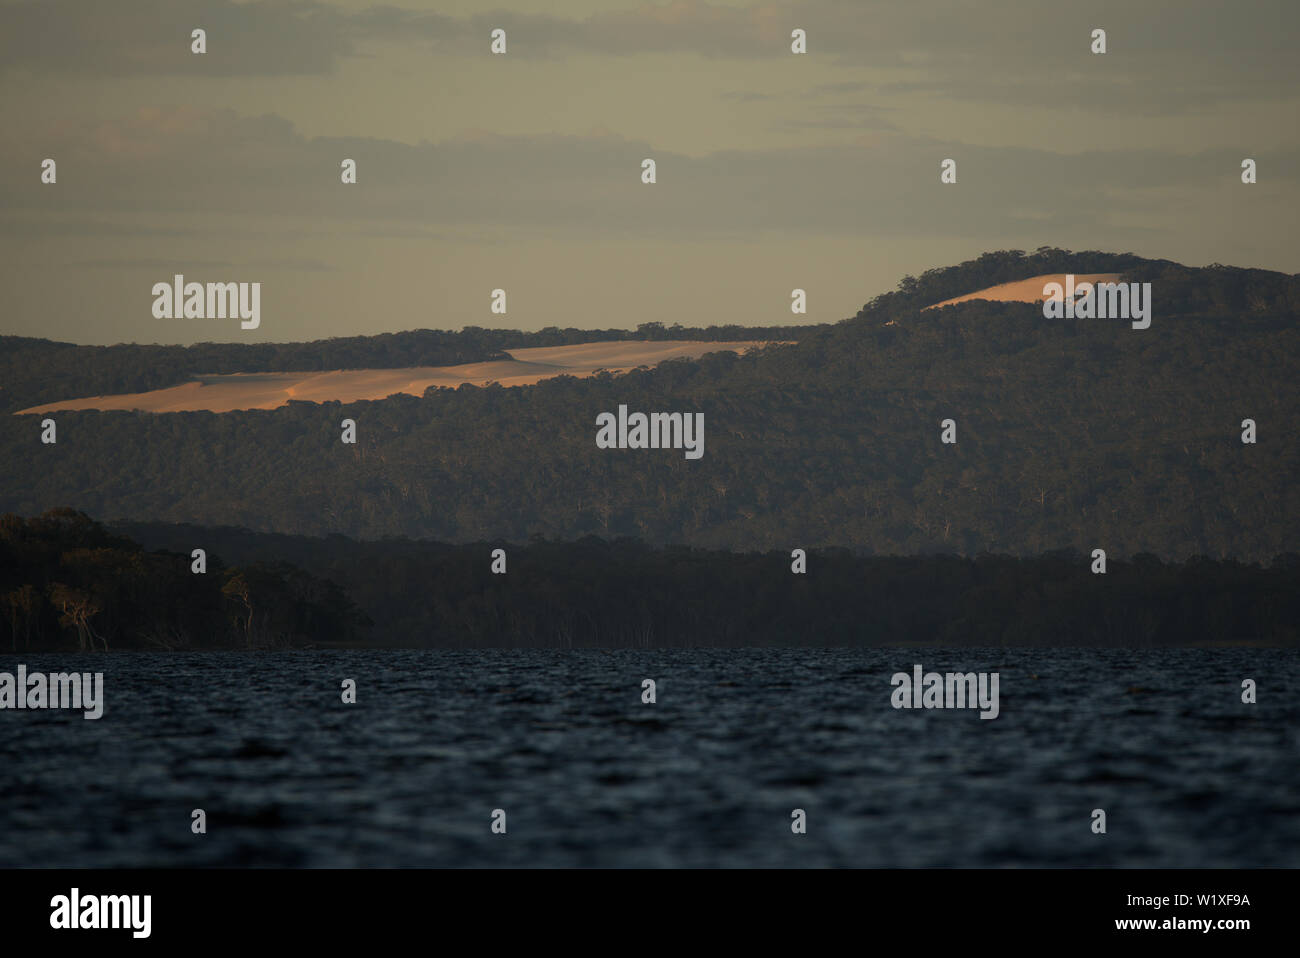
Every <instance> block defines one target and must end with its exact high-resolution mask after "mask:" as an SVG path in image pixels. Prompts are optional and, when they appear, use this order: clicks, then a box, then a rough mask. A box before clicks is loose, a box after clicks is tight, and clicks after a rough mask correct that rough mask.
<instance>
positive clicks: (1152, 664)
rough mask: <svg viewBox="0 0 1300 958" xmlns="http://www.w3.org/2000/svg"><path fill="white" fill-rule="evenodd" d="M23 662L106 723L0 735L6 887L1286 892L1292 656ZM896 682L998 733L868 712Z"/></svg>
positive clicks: (1295, 784) (1071, 653) (822, 653)
mask: <svg viewBox="0 0 1300 958" xmlns="http://www.w3.org/2000/svg"><path fill="white" fill-rule="evenodd" d="M19 661H22V662H25V663H26V665H27V666H28V669H29V671H63V670H69V669H76V670H89V671H103V672H104V673H105V698H106V702H107V705H106V709H105V714H104V717H103V718H102V719H101V720H99V721H97V722H96V721H85V720H83V719H82V717H81V713H80V712H60V711H46V712H39V711H38V712H33V711H10V710H4V711H0V788H2V789H3V805H2V806H0V865H3V866H14V865H20V866H106V867H117V866H207V865H285V866H395V865H396V866H410V865H419V866H501V865H510V866H518V865H525V866H527V865H544V866H574V865H576V866H652V867H653V866H826V865H831V866H918V865H924V866H936V865H937V866H1045V865H1056V866H1065V865H1069V866H1077V865H1106V866H1112V865H1121V866H1155V867H1159V866H1172V867H1184V866H1300V653H1297V652H1296V651H1277V650H1259V651H1256V650H1245V651H1210V650H1205V651H1189V650H1176V651H1160V652H1099V651H1091V650H1087V651H1085V650H1040V651H1014V652H1009V651H992V650H990V651H970V650H964V651H959V652H941V651H938V650H928V649H922V650H905V651H899V650H854V651H850V650H799V651H769V650H763V651H757V650H753V651H735V650H726V651H720V650H708V651H690V650H688V651H662V652H655V651H636V652H614V653H601V652H540V651H531V652H529V651H494V650H488V651H482V652H296V653H279V654H265V653H264V654H225V653H210V654H197V655H183V654H174V655H162V654H130V653H113V654H109V655H98V656H31V657H29V658H23V659H18V658H14V657H12V656H3V657H0V671H8V672H14V671H15V670H16V667H17V664H18V662H19ZM916 662H919V663H921V664H922V665H923V666H925V668H926V669H927V670H930V669H933V670H935V671H940V672H945V671H950V670H951V671H972V670H973V671H997V672H999V673H1000V706H1001V714H1000V716H999V717H998V718H997V719H994V720H992V721H983V720H981V719H980V718H979V717H978V714H977V712H976V711H962V710H928V711H927V710H895V709H893V708H892V707H891V706H890V693H891V691H892V688H891V686H890V683H889V679H890V676H891V674H892V673H894V672H897V671H905V672H910V671H911V667H912V665H913V664H914V663H916ZM344 678H355V679H356V680H357V684H358V690H359V691H358V703H357V704H356V705H344V704H343V703H342V702H341V701H340V683H341V681H342V680H343V679H344ZM644 678H653V679H655V680H656V681H657V682H658V702H657V703H656V704H654V705H643V704H641V681H642V679H644ZM1243 678H1253V679H1255V681H1256V682H1257V683H1258V686H1259V692H1258V697H1259V701H1258V704H1256V705H1243V704H1242V703H1241V700H1240V684H1241V680H1242V679H1243ZM194 808H202V809H204V810H205V811H206V812H207V819H208V834H206V835H194V834H191V831H190V821H191V818H190V813H191V810H192V809H194ZM496 808H501V809H504V810H505V811H506V814H507V829H508V831H507V834H506V835H494V834H492V833H491V831H490V819H491V815H492V810H493V809H496ZM794 808H802V809H804V810H805V811H806V813H807V816H808V833H807V834H806V835H795V834H793V833H792V832H791V829H790V821H791V818H790V813H791V810H792V809H794ZM1094 808H1103V809H1105V811H1106V813H1107V816H1108V821H1107V826H1108V831H1107V834H1105V835H1094V834H1093V833H1092V832H1091V830H1090V827H1089V826H1090V823H1091V811H1092V809H1094Z"/></svg>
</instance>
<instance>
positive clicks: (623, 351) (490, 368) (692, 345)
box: [19, 341, 765, 415]
mask: <svg viewBox="0 0 1300 958" xmlns="http://www.w3.org/2000/svg"><path fill="white" fill-rule="evenodd" d="M763 345H765V344H764V343H762V342H726V343H708V342H682V341H668V342H603V343H580V344H578V345H576V346H541V347H536V348H533V349H511V350H507V351H506V352H507V355H509V356H510V357H511V358H510V359H503V360H497V361H494V362H485V363H466V364H464V365H459V366H416V367H412V368H409V369H340V370H333V371H330V372H300V373H233V374H230V375H214V376H197V377H195V379H194V381H193V382H188V383H184V384H182V385H180V386H172V387H171V388H169V389H155V390H153V391H152V392H147V393H127V394H124V395H120V396H91V397H87V398H85V399H69V400H64V401H63V402H57V403H49V404H48V405H43V406H33V407H32V408H30V409H24V410H22V411H21V412H20V413H19V415H21V414H22V413H46V412H58V411H60V410H65V409H138V410H142V411H144V412H194V411H199V410H207V411H208V412H231V411H233V410H236V409H275V408H276V407H278V406H283V405H284V404H285V403H287V402H289V401H290V400H304V401H307V402H316V403H320V402H330V401H333V400H338V401H339V402H356V401H358V400H362V399H384V398H386V397H388V396H391V395H393V394H394V393H410V394H411V395H414V396H421V395H423V394H424V391H425V390H426V389H428V388H429V387H430V386H447V387H453V388H454V387H456V386H460V385H462V384H465V383H469V384H471V385H475V386H485V385H487V384H488V383H492V382H496V383H500V384H501V385H502V386H530V385H532V384H533V383H536V382H540V381H541V380H543V379H548V378H551V377H553V376H590V375H592V374H594V373H596V372H598V371H599V370H602V369H605V370H609V371H610V372H616V373H621V372H627V371H628V370H631V369H636V368H637V367H638V366H654V365H656V364H657V363H661V362H663V361H664V360H666V359H698V358H699V357H700V356H703V355H704V354H705V353H715V352H722V351H728V352H744V351H746V350H748V349H752V348H754V347H756V346H763Z"/></svg>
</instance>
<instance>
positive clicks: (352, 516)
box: [0, 250, 1300, 560]
mask: <svg viewBox="0 0 1300 958" xmlns="http://www.w3.org/2000/svg"><path fill="white" fill-rule="evenodd" d="M1060 271H1067V272H1075V273H1080V274H1082V273H1092V272H1120V273H1123V274H1124V279H1125V280H1132V281H1145V282H1151V283H1152V300H1153V313H1152V321H1151V326H1150V328H1148V329H1144V330H1135V329H1133V328H1131V326H1130V323H1129V322H1127V321H1125V320H1118V319H1104V320H1103V319H1075V320H1046V319H1044V318H1043V314H1042V310H1041V308H1040V307H1036V306H1034V305H1032V304H1021V303H992V302H987V301H978V300H976V301H970V302H966V303H962V304H958V305H954V306H949V307H945V308H942V309H937V310H926V309H925V308H924V307H925V306H928V305H931V304H933V303H935V302H939V301H941V300H944V299H947V298H950V297H952V296H955V295H960V294H963V293H968V292H973V291H974V290H977V289H980V288H983V287H986V286H990V285H995V284H997V283H1002V282H1008V281H1010V280H1015V279H1023V278H1026V277H1030V276H1035V275H1039V274H1042V273H1047V272H1060ZM1298 318H1300V279H1298V278H1297V277H1294V276H1287V275H1283V274H1278V273H1271V272H1265V271H1259V270H1243V269H1235V268H1228V267H1209V268H1202V269H1191V268H1186V267H1182V266H1178V265H1177V264H1172V263H1166V262H1160V261H1149V260H1140V259H1138V258H1137V257H1132V256H1127V255H1122V256H1116V255H1112V254H1100V253H1095V254H1094V253H1078V254H1069V253H1063V252H1061V251H1056V250H1044V251H1040V252H1039V253H1035V254H1030V255H1025V254H1020V253H1007V252H1003V253H994V254H988V255H986V256H984V257H981V258H980V259H979V260H975V261H973V262H972V263H966V264H962V265H961V266H959V267H954V268H953V269H951V270H939V271H931V272H929V273H926V274H924V275H923V276H921V277H919V278H911V277H909V278H907V279H905V280H904V281H903V283H901V284H900V288H899V290H898V291H897V292H895V293H890V294H886V295H885V296H881V297H877V298H876V299H875V300H873V301H872V302H871V303H869V304H868V305H867V306H866V307H865V308H864V309H863V310H862V311H861V312H860V313H859V314H858V315H857V316H856V317H854V318H852V319H849V320H846V321H844V322H841V323H838V324H834V325H830V326H823V327H815V328H814V327H809V328H806V329H805V330H804V331H802V332H801V333H800V334H799V335H798V336H797V337H796V338H797V339H798V343H797V344H796V345H785V346H770V347H768V348H766V349H763V350H758V351H755V352H753V353H750V354H747V355H745V356H737V355H735V354H731V353H721V354H714V355H712V356H709V357H706V358H704V359H703V360H700V361H698V362H670V363H665V364H663V365H661V366H659V367H657V368H655V369H652V370H642V371H638V372H633V373H629V374H627V375H623V376H596V377H592V378H589V379H573V378H565V377H561V378H557V379H553V380H547V381H544V382H542V383H539V384H538V385H536V386H530V387H520V388H509V389H507V388H501V387H488V388H474V387H468V386H466V387H461V388H459V389H456V390H431V391H430V392H429V393H427V394H426V395H425V397H423V398H416V397H410V396H407V397H394V398H390V399H387V400H383V401H379V402H360V403H354V404H350V405H339V404H337V403H331V404H324V405H312V404H305V403H290V404H289V405H288V406H286V407H284V408H282V409H276V410H271V411H250V412H236V413H223V414H219V415H217V414H212V413H169V414H161V415H159V414H144V413H128V412H110V413H101V412H65V413H60V414H58V416H57V417H56V418H57V422H58V442H57V444H55V445H42V444H41V442H40V428H39V418H38V417H31V416H5V417H0V420H2V422H0V510H9V511H15V512H21V513H26V514H34V513H38V512H40V511H42V510H44V509H46V508H50V507H52V506H56V505H63V504H71V505H73V506H75V507H76V508H78V509H83V510H85V511H87V512H90V513H92V514H96V515H101V516H104V517H106V518H110V519H126V520H132V519H135V520H144V519H148V520H163V521H170V522H195V523H201V524H205V525H237V526H245V527H248V528H251V529H256V530H262V531H278V532H286V533H296V534H311V535H321V534H328V533H334V532H338V533H343V534H346V535H350V536H354V537H358V538H379V537H383V536H409V537H412V538H431V539H438V540H443V541H448V542H469V541H482V540H488V539H502V540H509V541H514V542H522V541H527V540H528V539H529V538H530V537H532V536H535V535H541V536H545V537H547V538H548V539H562V540H568V539H576V538H580V537H582V536H584V535H588V534H595V535H599V536H603V537H616V536H621V535H627V536H634V537H638V538H642V539H644V540H646V541H648V542H650V543H652V544H660V543H683V544H688V545H692V546H696V547H707V548H727V549H743V550H749V549H755V550H763V551H765V550H768V549H777V550H786V552H787V554H788V550H789V549H791V548H794V547H801V548H820V547H833V546H844V547H848V548H850V549H853V550H856V551H860V552H864V553H868V554H926V553H934V552H943V553H955V554H964V555H975V554H978V553H981V552H985V551H988V552H999V553H1010V554H1015V555H1035V554H1039V553H1043V552H1047V551H1051V550H1056V549H1074V550H1077V551H1079V552H1081V553H1084V554H1087V553H1089V552H1091V550H1093V549H1095V548H1104V549H1106V550H1107V551H1108V553H1110V554H1113V555H1133V554H1137V553H1153V554H1155V555H1158V556H1160V557H1162V558H1166V559H1184V558H1187V557H1189V556H1196V555H1206V556H1211V557H1216V558H1217V557H1234V558H1237V559H1242V560H1268V559H1270V558H1271V557H1272V556H1274V555H1276V554H1280V553H1285V552H1290V551H1295V549H1296V543H1297V541H1298V538H1300V537H1298V536H1297V531H1298V529H1297V517H1300V483H1298V482H1297V479H1300V444H1298V443H1297V441H1296V440H1297V432H1296V428H1297V422H1300V416H1298V413H1300V403H1298V402H1297V398H1298V391H1300V386H1298V385H1297V384H1298V383H1300V363H1298V359H1300V342H1298V340H1297V337H1298V336H1300V331H1298V329H1297V319H1298ZM673 335H678V334H676V333H674V334H673ZM620 404H622V405H626V406H627V407H628V408H629V410H632V411H638V410H639V411H644V412H653V411H678V412H701V413H703V414H704V417H705V445H704V454H703V457H702V458H700V459H698V460H689V459H687V458H685V456H684V455H683V454H682V452H681V451H680V450H643V449H600V448H597V446H596V442H595V436H596V417H597V415H598V414H600V413H602V412H613V411H616V410H617V408H618V406H619V405H620ZM344 418H351V419H354V420H355V421H356V425H357V443H356V445H344V444H343V443H341V442H340V422H341V420H343V419H344ZM945 419H952V420H953V421H954V422H955V424H956V439H957V442H956V443H955V444H952V445H948V444H944V443H942V442H941V441H940V434H941V428H940V423H941V421H943V420H945ZM1245 419H1252V420H1254V421H1255V423H1256V429H1257V438H1258V441H1257V442H1256V443H1254V444H1244V443H1243V442H1242V421H1243V420H1245Z"/></svg>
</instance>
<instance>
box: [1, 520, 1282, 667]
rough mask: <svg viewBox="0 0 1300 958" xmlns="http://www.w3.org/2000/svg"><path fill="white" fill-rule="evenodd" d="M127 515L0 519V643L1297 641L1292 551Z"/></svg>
mask: <svg viewBox="0 0 1300 958" xmlns="http://www.w3.org/2000/svg"><path fill="white" fill-rule="evenodd" d="M121 531H122V530H117V532H119V533H120V532H121ZM130 532H131V537H132V539H138V540H140V541H142V542H144V543H145V545H146V546H148V547H150V548H154V549H159V550H162V551H158V552H144V551H143V550H142V549H141V548H140V547H139V546H137V545H135V544H134V543H133V542H132V541H130V540H129V539H126V538H124V537H122V536H121V535H120V534H112V533H109V532H106V531H105V530H103V529H102V528H101V527H99V526H98V525H96V524H94V523H91V522H90V521H89V520H88V519H86V517H85V516H82V515H79V514H77V513H74V512H71V511H70V510H64V511H59V512H56V513H52V514H48V515H46V516H43V517H41V518H39V519H32V520H26V521H24V520H22V519H19V518H17V517H14V516H6V517H4V518H3V519H0V611H2V612H3V613H4V614H3V616H0V619H3V622H2V623H0V648H3V649H21V650H33V649H45V648H51V647H69V646H75V645H77V644H81V645H85V646H89V647H98V646H97V645H96V637H97V636H102V637H104V638H106V639H107V640H108V642H107V644H108V647H109V648H119V649H120V648H140V647H145V648H151V647H159V648H176V649H181V648H197V647H207V646H210V645H215V646H217V647H232V646H233V647H239V646H244V645H248V644H250V643H251V644H255V645H263V646H265V645H293V644H312V645H331V646H368V647H378V646H405V647H440V648H477V647H485V646H486V647H525V646H539V647H554V648H583V647H600V648H617V647H621V648H628V647H631V648H662V647H680V646H695V647H699V646H783V647H801V646H807V647H817V646H857V645H863V646H865V645H882V646H905V645H930V646H940V647H949V648H954V647H963V646H966V647H970V646H981V647H996V646H1046V647H1059V646H1075V645H1102V646H1123V647H1127V648H1144V647H1150V646H1193V645H1233V644H1249V645H1272V646H1294V645H1297V644H1300V556H1296V555H1287V556H1279V557H1277V558H1276V559H1275V560H1274V561H1273V562H1272V563H1271V564H1269V565H1268V566H1262V565H1256V564H1251V565H1244V564H1241V563H1236V562H1216V561H1213V560H1209V559H1204V558H1197V559H1193V560H1190V561H1188V562H1186V563H1181V564H1166V563H1162V562H1161V561H1160V560H1159V559H1157V558H1155V557H1154V556H1149V555H1144V556H1135V557H1133V558H1132V559H1131V560H1129V561H1119V560H1118V559H1117V558H1115V557H1112V558H1111V559H1110V561H1109V563H1108V569H1107V572H1106V574H1105V575H1095V574H1093V573H1092V572H1091V562H1092V560H1091V558H1090V557H1086V556H1081V555H1077V554H1072V553H1057V554H1052V555H1047V556H1040V557H1038V558H1034V559H1017V558H1014V557H1010V556H979V557H976V558H973V559H962V558H958V557H955V556H930V557H892V558H879V557H868V556H860V555H853V554H852V553H850V552H848V551H847V550H842V549H839V550H828V551H814V552H811V553H809V555H808V556H807V572H806V573H803V574H795V573H793V572H792V571H791V564H792V559H791V556H790V552H789V551H784V552H772V553H767V554H753V553H751V554H731V553H723V552H710V551H704V550H698V549H687V548H667V549H654V548H650V547H648V546H646V545H645V544H644V543H641V542H636V541H632V540H620V541H616V542H609V541H604V540H601V539H596V538H587V539H583V540H580V541H578V542H567V543H560V542H545V541H534V542H532V543H529V544H528V545H526V546H523V545H519V546H510V545H505V544H503V543H475V544H470V545H459V546H451V545H446V544H444V543H436V542H415V541H410V540H388V541H383V542H354V541H351V540H348V539H345V538H343V537H341V536H333V537H328V538H325V539H313V538H305V537H295V536H275V535H265V534H259V533H252V532H249V531H247V530H241V529H228V528H227V529H202V528H197V527H192V526H170V525H165V524H138V525H133V526H131V527H130ZM196 548H201V549H205V550H206V551H207V554H208V561H209V566H208V572H207V574H206V575H196V574H193V573H191V572H190V568H189V559H188V556H189V555H190V553H191V552H192V550H193V549H196ZM494 548H504V549H505V551H506V556H505V562H506V571H505V573H504V574H495V573H493V572H492V571H491V566H492V550H493V549H494ZM218 556H220V557H221V558H224V559H225V560H226V561H228V562H232V563H233V565H231V566H229V567H227V566H224V565H222V564H221V559H219V558H217V557H218ZM344 592H346V596H345V595H344ZM69 596H72V597H73V600H71V601H72V604H69V602H70V600H69V598H68V597H69ZM354 601H355V603H356V605H357V606H358V607H360V609H361V610H362V612H363V614H362V615H359V614H358V613H357V611H356V609H355V608H354V607H353V605H352V602H354ZM29 602H35V603H37V606H36V607H37V609H38V611H37V612H36V613H31V612H29V611H28V608H29ZM77 602H80V603H81V604H80V605H78V604H76V603H77ZM250 609H251V610H253V611H252V615H253V622H254V625H253V627H252V630H251V631H250V630H249V629H248V628H247V621H248V616H249V614H250ZM367 620H369V621H367ZM79 623H80V624H79ZM366 625H370V626H371V627H370V628H369V629H368V630H367V629H366V628H365V626H366ZM81 636H85V638H84V639H83V638H81Z"/></svg>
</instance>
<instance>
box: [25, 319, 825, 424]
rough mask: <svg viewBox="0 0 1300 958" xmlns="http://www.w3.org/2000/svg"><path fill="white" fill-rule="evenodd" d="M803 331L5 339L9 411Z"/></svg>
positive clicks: (675, 328) (649, 327) (641, 329)
mask: <svg viewBox="0 0 1300 958" xmlns="http://www.w3.org/2000/svg"><path fill="white" fill-rule="evenodd" d="M803 328H804V327H796V326H768V327H749V326H743V327H742V326H735V325H729V326H710V327H708V328H701V327H688V326H682V325H680V324H674V325H672V326H665V325H664V324H663V323H642V324H641V325H640V326H638V327H637V328H636V329H635V330H628V329H559V328H558V327H549V328H547V329H541V330H537V331H534V332H522V331H520V330H514V329H485V328H483V327H481V326H467V327H465V328H464V329H460V330H441V329H415V330H411V331H409V332H402V333H381V334H378V335H374V336H342V337H336V338H333V339H321V340H317V341H315V342H310V343H195V344H194V345H192V346H161V345H141V344H135V343H123V344H119V345H116V346H78V345H76V344H74V343H59V342H54V341H52V340H48V339H35V338H31V337H25V336H0V412H14V411H16V410H19V409H26V408H28V407H30V406H35V405H38V404H40V403H48V402H56V401H59V400H63V399H75V398H83V397H87V396H111V395H120V394H122V393H139V392H148V391H150V390H153V389H166V388H168V387H171V386H178V385H181V384H182V383H185V382H189V381H190V380H191V379H193V378H194V377H195V376H199V375H214V374H222V373H266V372H310V371H321V370H331V369H405V368H408V367H411V366H455V365H458V364H460V363H478V362H486V361H487V360H491V359H504V358H505V353H504V352H503V350H506V349H522V348H526V347H537V346H569V345H574V344H578V343H593V342H604V341H607V340H616V341H617V340H645V339H658V340H664V339H684V340H697V341H704V342H722V341H727V340H745V339H789V338H791V337H792V336H794V335H796V334H797V332H798V331H799V330H801V329H803Z"/></svg>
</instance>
